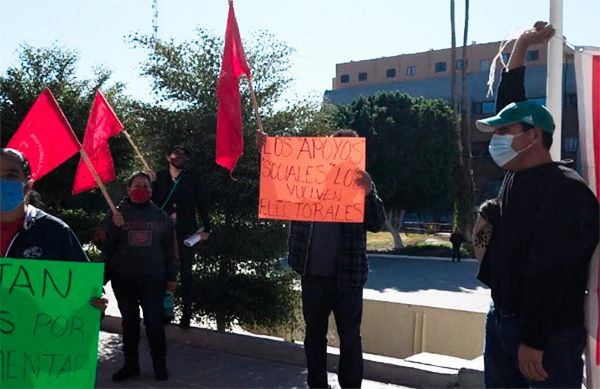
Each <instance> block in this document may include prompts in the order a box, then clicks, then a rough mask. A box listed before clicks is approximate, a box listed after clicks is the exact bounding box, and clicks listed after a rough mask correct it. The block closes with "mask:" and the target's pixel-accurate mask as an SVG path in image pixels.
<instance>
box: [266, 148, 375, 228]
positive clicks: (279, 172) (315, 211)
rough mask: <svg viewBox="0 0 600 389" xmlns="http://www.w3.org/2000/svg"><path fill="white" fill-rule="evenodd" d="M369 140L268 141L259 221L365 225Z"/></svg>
mask: <svg viewBox="0 0 600 389" xmlns="http://www.w3.org/2000/svg"><path fill="white" fill-rule="evenodd" d="M358 170H365V139H364V138H341V137H339V138H338V137H327V138H324V137H319V138H308V137H293V138H292V137H268V138H267V141H266V144H265V146H264V148H263V150H262V153H261V161H260V198H259V203H258V217H259V218H262V219H279V220H301V221H322V222H337V223H362V221H363V218H364V208H365V193H364V190H363V189H362V188H360V187H359V186H357V185H356V177H357V171H358Z"/></svg>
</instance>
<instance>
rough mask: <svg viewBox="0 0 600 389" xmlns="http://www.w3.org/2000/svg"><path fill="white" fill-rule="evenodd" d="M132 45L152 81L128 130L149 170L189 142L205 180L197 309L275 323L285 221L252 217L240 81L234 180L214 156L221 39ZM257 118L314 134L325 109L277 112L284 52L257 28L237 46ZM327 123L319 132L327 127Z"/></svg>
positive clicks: (289, 301) (252, 184) (248, 124)
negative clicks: (206, 209) (206, 230)
mask: <svg viewBox="0 0 600 389" xmlns="http://www.w3.org/2000/svg"><path fill="white" fill-rule="evenodd" d="M130 39H131V42H132V44H133V45H134V46H135V47H139V48H142V49H145V50H147V51H148V52H149V55H148V58H147V60H146V61H145V62H144V63H143V64H142V74H143V75H144V76H147V77H149V78H150V79H151V80H152V83H153V87H154V88H153V91H154V94H155V97H156V102H155V103H153V104H139V105H138V107H137V111H138V114H139V117H140V119H139V121H140V122H139V123H138V125H137V126H136V130H135V135H136V139H139V140H140V142H141V144H142V145H143V148H144V149H146V150H153V151H155V155H154V158H153V161H154V166H156V167H157V168H158V167H159V166H163V165H164V164H165V161H164V155H165V148H166V147H167V146H168V145H170V144H174V143H183V144H185V145H187V146H188V147H189V149H190V150H191V151H192V153H193V156H192V160H193V168H194V169H195V170H197V171H198V172H199V173H200V175H201V177H203V180H204V182H203V184H204V187H205V188H207V189H208V192H209V193H208V195H209V198H210V203H211V204H212V209H211V211H210V215H211V220H212V221H213V224H214V230H213V233H212V234H211V238H210V240H209V241H208V242H206V244H205V245H204V247H203V248H201V250H200V252H199V258H200V260H199V262H198V266H197V267H196V268H195V273H194V277H195V281H196V283H197V286H198V287H197V295H198V298H197V304H196V313H197V314H199V315H205V316H208V317H209V318H211V319H214V320H215V321H216V322H217V328H218V329H219V330H225V329H226V328H227V327H229V326H230V325H231V324H232V323H234V322H237V323H238V324H246V325H266V326H275V325H277V324H281V323H283V322H285V321H286V320H289V319H290V318H291V316H292V314H293V292H292V289H291V280H292V277H291V274H290V273H289V272H285V271H283V270H282V269H281V267H280V266H279V261H280V258H282V257H283V256H284V255H285V251H286V247H287V240H286V237H287V228H286V226H285V224H284V223H281V222H274V221H265V220H258V219H257V204H258V176H259V175H258V163H259V153H258V150H257V148H256V145H255V139H254V131H255V128H256V125H255V123H254V116H253V113H252V110H251V105H250V99H249V94H248V92H247V88H245V87H246V85H245V82H244V81H242V85H241V90H242V103H241V104H242V117H243V123H244V128H245V129H246V130H245V133H244V144H245V152H244V155H243V156H242V157H241V158H240V160H239V161H238V164H237V167H236V169H235V171H234V176H235V180H232V179H231V178H230V176H229V174H228V172H227V171H226V170H225V169H222V168H220V167H218V166H217V165H216V164H215V162H214V160H215V155H214V152H215V132H216V111H217V102H216V86H217V79H218V75H219V70H220V62H221V55H222V52H223V42H222V39H220V38H218V37H216V36H214V35H213V34H211V33H209V32H208V31H206V30H204V29H198V31H197V36H196V38H195V39H193V40H191V41H184V42H176V41H174V40H170V41H161V40H155V39H153V37H151V36H146V35H140V34H134V35H132V36H131V37H130ZM245 48H246V53H248V62H249V64H250V67H251V69H252V73H253V84H254V88H255V91H256V95H257V99H258V103H259V106H260V112H261V117H262V122H263V124H264V126H265V128H266V131H268V132H269V133H270V134H273V135H284V134H303V133H306V131H307V130H306V129H308V130H310V131H313V132H319V131H320V126H321V125H323V126H324V127H326V125H327V115H326V114H325V113H321V112H320V109H318V107H316V106H315V105H314V104H313V103H312V102H310V101H304V102H301V103H299V104H294V105H291V106H289V107H287V108H284V109H279V110H278V109H276V108H275V104H276V103H278V102H279V99H280V98H281V95H282V93H283V92H284V91H285V90H286V89H287V88H289V87H290V85H291V82H292V79H291V77H290V73H289V69H290V58H289V57H290V55H291V53H292V49H291V48H289V47H288V46H286V45H285V44H283V43H281V42H279V41H277V40H276V39H275V38H274V37H273V36H272V35H271V34H269V33H266V32H259V33H258V34H257V35H254V36H253V37H252V38H251V39H250V40H248V41H247V42H245ZM325 129H326V128H325Z"/></svg>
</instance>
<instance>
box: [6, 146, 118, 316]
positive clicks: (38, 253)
mask: <svg viewBox="0 0 600 389" xmlns="http://www.w3.org/2000/svg"><path fill="white" fill-rule="evenodd" d="M0 157H1V163H0V171H1V183H0V192H1V196H0V208H1V212H0V241H1V242H0V256H2V257H5V258H27V259H40V260H56V261H76V262H88V261H89V260H88V257H87V255H86V254H85V252H84V251H83V249H82V248H81V244H80V243H79V240H77V237H76V236H75V234H74V233H73V230H71V228H70V227H69V226H68V225H66V224H65V223H64V222H63V221H62V220H60V219H58V218H56V217H54V216H52V215H49V214H47V213H46V212H44V211H42V210H41V209H38V208H36V207H34V206H33V205H31V204H30V201H29V199H30V196H31V193H32V187H33V180H32V179H31V167H30V165H29V161H28V160H27V158H25V156H24V155H23V154H22V153H21V152H19V151H17V150H14V149H10V148H2V149H1V152H0ZM107 303H108V300H106V299H104V298H93V299H92V300H91V304H92V305H94V306H95V307H97V308H98V309H100V310H102V311H104V310H105V309H106V305H107Z"/></svg>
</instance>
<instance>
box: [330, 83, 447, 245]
mask: <svg viewBox="0 0 600 389" xmlns="http://www.w3.org/2000/svg"><path fill="white" fill-rule="evenodd" d="M335 116H336V124H337V125H338V127H340V128H352V129H354V130H356V131H357V132H358V133H359V135H361V136H365V137H366V138H367V170H368V171H369V173H370V174H371V176H372V177H373V180H374V182H375V183H376V184H377V189H378V193H379V194H380V195H381V197H382V200H383V202H384V204H385V207H386V210H387V212H388V228H389V230H390V232H391V233H392V236H393V237H394V247H395V248H396V249H399V248H402V240H401V238H400V235H399V233H398V229H399V228H400V226H401V225H402V218H403V216H404V213H405V212H406V211H433V212H436V211H441V210H445V209H448V208H449V207H450V203H451V197H452V196H451V192H452V190H451V180H450V177H451V173H452V166H453V165H454V163H455V160H456V157H457V150H456V148H457V147H456V145H457V143H456V139H455V136H456V135H455V132H454V130H453V129H454V121H453V118H452V110H451V109H450V107H448V105H447V104H446V103H445V102H444V101H442V100H426V99H424V98H422V97H411V96H409V95H407V94H403V93H399V92H392V93H377V94H375V95H373V96H369V97H359V98H357V99H355V100H354V101H352V103H350V104H349V105H347V106H339V107H338V108H337V112H336V115H335Z"/></svg>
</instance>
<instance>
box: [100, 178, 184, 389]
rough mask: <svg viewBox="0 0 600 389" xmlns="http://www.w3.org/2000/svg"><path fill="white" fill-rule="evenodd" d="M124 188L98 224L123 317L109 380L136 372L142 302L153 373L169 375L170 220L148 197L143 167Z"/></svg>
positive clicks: (161, 376)
mask: <svg viewBox="0 0 600 389" xmlns="http://www.w3.org/2000/svg"><path fill="white" fill-rule="evenodd" d="M127 192H128V196H127V197H126V198H125V199H124V200H123V201H121V203H120V204H119V206H118V212H117V213H115V214H114V215H113V214H112V213H109V215H108V216H107V218H106V220H105V221H104V224H103V229H104V232H105V239H104V242H103V245H102V249H103V251H104V254H105V256H106V258H107V261H108V263H109V266H110V279H111V282H112V288H113V291H114V292H115V297H116V298H117V302H118V305H119V310H120V311H121V316H122V318H123V323H122V325H123V351H124V354H125V365H124V366H123V367H122V368H121V369H120V370H119V371H117V372H116V373H115V374H114V375H113V380H114V381H122V380H125V379H127V378H130V377H133V376H137V375H139V374H140V367H139V363H138V345H139V341H140V314H139V307H140V306H141V307H142V310H143V312H144V325H145V327H146V334H147V336H148V342H149V344H150V348H151V353H152V362H153V367H154V376H155V378H156V379H157V380H161V381H162V380H166V379H168V372H167V366H166V360H165V357H166V353H167V343H166V339H165V329H164V323H163V296H164V293H165V288H167V289H169V290H173V289H175V285H176V283H175V280H176V275H177V269H176V267H175V262H174V259H175V255H174V247H173V245H174V244H173V242H174V238H173V226H172V224H171V221H170V220H169V218H168V217H167V214H166V213H165V212H163V211H162V210H161V209H160V208H158V207H157V206H156V205H154V203H153V202H151V201H150V198H151V196H152V189H151V181H150V177H149V176H148V175H147V174H146V173H144V172H136V173H134V174H133V175H132V176H131V177H130V178H129V182H128V185H127Z"/></svg>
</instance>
